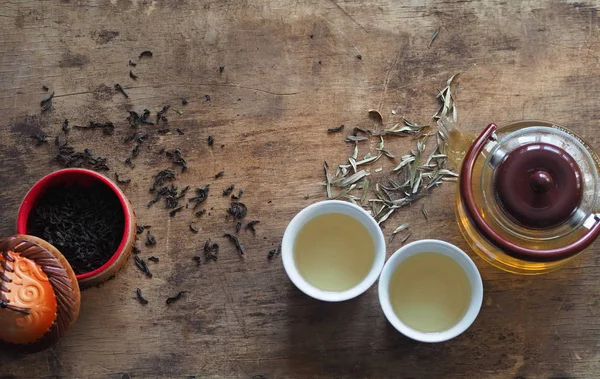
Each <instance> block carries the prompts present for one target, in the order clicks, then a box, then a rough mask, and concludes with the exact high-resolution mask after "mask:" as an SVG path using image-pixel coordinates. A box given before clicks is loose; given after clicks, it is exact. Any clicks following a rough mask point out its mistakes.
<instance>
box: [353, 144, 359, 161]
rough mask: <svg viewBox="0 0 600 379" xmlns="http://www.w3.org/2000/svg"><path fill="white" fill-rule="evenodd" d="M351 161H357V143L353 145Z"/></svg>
mask: <svg viewBox="0 0 600 379" xmlns="http://www.w3.org/2000/svg"><path fill="white" fill-rule="evenodd" d="M352 159H354V160H357V159H358V143H355V144H354V151H353V152H352Z"/></svg>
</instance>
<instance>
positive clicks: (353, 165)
mask: <svg viewBox="0 0 600 379" xmlns="http://www.w3.org/2000/svg"><path fill="white" fill-rule="evenodd" d="M348 162H350V165H351V166H352V169H353V170H354V172H356V161H355V160H354V158H352V157H350V158H348Z"/></svg>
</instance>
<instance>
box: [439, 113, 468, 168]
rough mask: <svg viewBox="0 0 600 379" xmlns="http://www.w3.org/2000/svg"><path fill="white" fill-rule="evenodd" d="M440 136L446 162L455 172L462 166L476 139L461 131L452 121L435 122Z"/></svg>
mask: <svg viewBox="0 0 600 379" xmlns="http://www.w3.org/2000/svg"><path fill="white" fill-rule="evenodd" d="M437 124H438V128H439V131H440V134H441V136H442V138H443V140H444V142H445V151H446V155H447V156H448V160H449V161H450V163H452V165H453V166H454V168H456V169H457V170H458V169H460V167H461V166H462V162H463V159H464V158H465V155H466V154H467V151H469V148H470V147H471V145H472V144H473V141H475V138H476V137H477V136H476V135H475V134H472V133H467V132H464V131H462V130H461V129H460V128H459V127H458V126H457V125H456V122H455V121H454V120H451V119H448V120H444V122H442V121H441V120H438V122H437Z"/></svg>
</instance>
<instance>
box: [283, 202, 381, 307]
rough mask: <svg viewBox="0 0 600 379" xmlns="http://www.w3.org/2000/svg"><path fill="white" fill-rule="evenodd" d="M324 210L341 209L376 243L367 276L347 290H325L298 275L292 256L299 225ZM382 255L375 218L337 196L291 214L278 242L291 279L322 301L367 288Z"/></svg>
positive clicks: (346, 297)
mask: <svg viewBox="0 0 600 379" xmlns="http://www.w3.org/2000/svg"><path fill="white" fill-rule="evenodd" d="M327 213H343V214H346V215H349V216H351V217H353V218H354V219H356V220H358V221H359V222H360V223H361V224H363V225H364V226H365V227H366V228H367V230H368V231H369V234H370V235H371V238H372V239H373V243H374V244H375V257H374V259H373V265H372V266H371V269H370V270H369V272H368V274H367V276H366V277H365V278H364V279H363V280H362V281H361V282H360V283H358V284H357V285H356V286H354V287H352V288H350V289H348V290H346V291H341V292H335V291H324V290H321V289H319V288H317V287H315V286H313V285H312V284H310V283H309V282H307V281H306V280H305V279H304V278H303V277H302V275H300V273H299V272H298V269H297V267H296V262H295V260H294V243H295V241H296V237H297V235H298V232H299V231H300V229H302V227H303V226H304V225H305V224H306V223H307V222H308V221H309V220H312V219H313V218H315V217H317V216H320V215H323V214H327ZM385 255H386V251H385V239H384V237H383V233H382V232H381V229H380V228H379V225H377V222H375V220H374V219H373V217H371V215H369V214H368V213H367V212H366V211H365V210H364V209H362V208H361V207H359V206H357V205H354V204H352V203H347V202H345V201H338V200H326V201H321V202H319V203H315V204H312V205H310V206H308V207H306V208H304V209H303V210H302V211H300V212H299V213H298V214H297V215H296V216H294V218H293V219H292V221H291V222H290V224H289V225H288V227H287V228H286V230H285V233H284V235H283V241H282V242H281V258H282V260H283V266H284V268H285V272H286V273H287V275H288V277H289V278H290V280H291V281H292V283H294V284H295V285H296V287H298V289H299V290H301V291H302V292H304V293H305V294H307V295H308V296H310V297H313V298H315V299H318V300H323V301H331V302H335V301H344V300H349V299H352V298H354V297H356V296H358V295H360V294H362V293H363V292H365V291H366V290H368V289H369V288H370V287H371V286H372V285H373V283H375V281H376V280H377V278H378V277H379V274H380V273H381V270H382V268H383V264H384V263H385Z"/></svg>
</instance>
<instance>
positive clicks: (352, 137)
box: [346, 136, 369, 142]
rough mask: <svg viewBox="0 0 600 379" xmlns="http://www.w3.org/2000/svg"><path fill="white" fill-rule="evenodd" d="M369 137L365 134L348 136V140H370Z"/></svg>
mask: <svg viewBox="0 0 600 379" xmlns="http://www.w3.org/2000/svg"><path fill="white" fill-rule="evenodd" d="M368 140H369V138H368V137H363V136H346V142H360V141H368Z"/></svg>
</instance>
